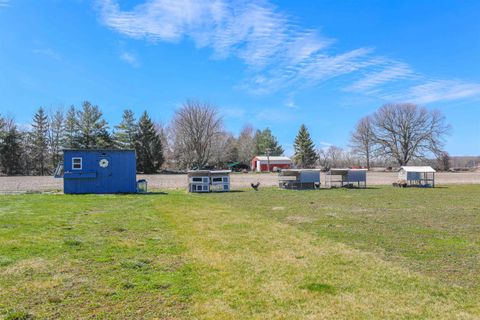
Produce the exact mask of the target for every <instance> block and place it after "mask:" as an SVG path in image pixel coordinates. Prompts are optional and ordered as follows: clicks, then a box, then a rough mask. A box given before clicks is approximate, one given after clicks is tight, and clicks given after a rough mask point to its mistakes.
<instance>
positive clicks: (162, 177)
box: [0, 172, 480, 194]
mask: <svg viewBox="0 0 480 320" xmlns="http://www.w3.org/2000/svg"><path fill="white" fill-rule="evenodd" d="M435 178H436V184H480V172H439V173H437V174H436V175H435ZM137 179H146V180H147V181H148V187H149V189H187V176H186V175H184V174H154V175H153V174H152V175H142V174H140V175H137ZM321 180H322V181H321V182H322V186H324V185H325V175H324V174H322V175H321ZM396 180H398V174H397V173H395V172H369V173H368V175H367V185H368V186H374V185H391V184H392V182H395V181H396ZM257 182H260V192H261V191H262V188H263V187H274V186H278V175H277V174H275V173H272V174H265V173H261V174H258V173H247V174H232V175H231V187H232V189H233V190H235V189H237V190H238V189H245V188H250V184H251V183H257ZM62 189H63V180H62V179H55V178H53V177H48V176H45V177H28V176H15V177H0V194H5V193H26V192H39V191H40V192H44V191H52V190H62Z"/></svg>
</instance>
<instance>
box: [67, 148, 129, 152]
mask: <svg viewBox="0 0 480 320" xmlns="http://www.w3.org/2000/svg"><path fill="white" fill-rule="evenodd" d="M62 151H90V152H102V151H108V152H111V151H124V152H134V151H135V149H113V148H106V149H82V148H76V149H75V148H63V149H62Z"/></svg>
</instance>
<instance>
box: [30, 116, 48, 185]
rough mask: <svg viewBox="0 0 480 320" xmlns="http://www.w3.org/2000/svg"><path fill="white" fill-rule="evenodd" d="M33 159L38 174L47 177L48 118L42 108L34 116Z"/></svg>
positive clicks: (32, 135) (32, 132)
mask: <svg viewBox="0 0 480 320" xmlns="http://www.w3.org/2000/svg"><path fill="white" fill-rule="evenodd" d="M30 134H31V140H30V141H31V157H32V160H33V164H34V170H35V172H36V173H37V174H40V175H42V176H43V175H45V174H46V173H47V166H48V158H49V156H48V117H47V115H46V114H45V110H44V109H43V108H42V107H40V108H39V109H38V111H37V112H36V113H35V115H34V116H33V122H32V131H31V133H30Z"/></svg>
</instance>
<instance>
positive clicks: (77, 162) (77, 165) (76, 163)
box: [72, 157, 82, 170]
mask: <svg viewBox="0 0 480 320" xmlns="http://www.w3.org/2000/svg"><path fill="white" fill-rule="evenodd" d="M72 170H82V158H80V157H77V158H72Z"/></svg>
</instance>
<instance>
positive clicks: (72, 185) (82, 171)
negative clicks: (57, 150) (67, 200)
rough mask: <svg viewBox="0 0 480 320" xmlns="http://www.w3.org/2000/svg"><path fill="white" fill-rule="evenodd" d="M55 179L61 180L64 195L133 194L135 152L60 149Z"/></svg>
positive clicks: (134, 189)
mask: <svg viewBox="0 0 480 320" xmlns="http://www.w3.org/2000/svg"><path fill="white" fill-rule="evenodd" d="M55 177H56V178H63V192H64V193H66V194H85V193H98V194H104V193H135V192H137V182H136V159H135V151H134V150H106V149H103V150H78V149H69V150H63V163H62V164H60V165H59V166H58V168H57V170H56V171H55Z"/></svg>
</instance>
